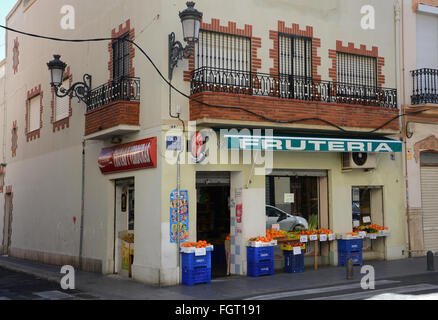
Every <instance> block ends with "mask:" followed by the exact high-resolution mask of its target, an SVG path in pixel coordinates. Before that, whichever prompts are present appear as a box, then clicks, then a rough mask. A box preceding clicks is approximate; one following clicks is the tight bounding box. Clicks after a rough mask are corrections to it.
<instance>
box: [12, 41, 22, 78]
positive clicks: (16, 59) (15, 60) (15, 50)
mask: <svg viewBox="0 0 438 320" xmlns="http://www.w3.org/2000/svg"><path fill="white" fill-rule="evenodd" d="M19 64H20V43H19V42H18V37H17V38H16V39H14V46H13V47H12V70H14V74H16V73H17V72H18V65H19Z"/></svg>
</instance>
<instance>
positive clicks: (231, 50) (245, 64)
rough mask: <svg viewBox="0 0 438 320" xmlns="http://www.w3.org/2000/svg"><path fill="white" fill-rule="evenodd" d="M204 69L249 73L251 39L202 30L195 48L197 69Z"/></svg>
mask: <svg viewBox="0 0 438 320" xmlns="http://www.w3.org/2000/svg"><path fill="white" fill-rule="evenodd" d="M202 67H207V68H214V69H225V70H233V71H243V72H249V71H250V70H251V38H248V37H244V36H236V35H231V34H227V33H219V32H213V31H206V30H201V31H200V32H199V41H198V43H197V44H196V46H195V69H199V68H202Z"/></svg>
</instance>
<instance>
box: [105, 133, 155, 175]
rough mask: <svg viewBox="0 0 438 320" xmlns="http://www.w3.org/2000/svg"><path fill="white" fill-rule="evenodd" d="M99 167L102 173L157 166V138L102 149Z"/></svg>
mask: <svg viewBox="0 0 438 320" xmlns="http://www.w3.org/2000/svg"><path fill="white" fill-rule="evenodd" d="M98 163H99V168H100V171H101V172H102V173H103V174H109V173H116V172H122V171H131V170H139V169H147V168H156V167H157V138H156V137H153V138H149V139H144V140H140V141H135V142H130V143H126V144H122V145H119V146H117V147H112V148H105V149H102V151H101V152H100V155H99V161H98Z"/></svg>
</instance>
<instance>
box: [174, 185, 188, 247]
mask: <svg viewBox="0 0 438 320" xmlns="http://www.w3.org/2000/svg"><path fill="white" fill-rule="evenodd" d="M178 206H179V208H180V209H179V232H180V233H179V234H180V241H181V242H184V241H187V239H188V238H189V192H188V191H187V190H180V192H179V201H178V190H174V191H172V193H171V194H170V243H176V242H178Z"/></svg>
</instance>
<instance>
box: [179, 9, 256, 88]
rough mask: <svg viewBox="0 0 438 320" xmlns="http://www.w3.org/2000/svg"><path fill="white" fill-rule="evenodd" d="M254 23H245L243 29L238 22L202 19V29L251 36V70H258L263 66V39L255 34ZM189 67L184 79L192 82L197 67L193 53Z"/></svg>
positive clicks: (189, 59)
mask: <svg viewBox="0 0 438 320" xmlns="http://www.w3.org/2000/svg"><path fill="white" fill-rule="evenodd" d="M252 29H253V27H252V25H248V24H245V26H244V28H243V29H238V28H237V23H236V22H231V21H230V22H228V25H227V26H221V25H220V20H219V19H214V18H212V19H211V23H205V22H204V21H201V30H206V31H215V32H220V33H227V34H230V35H235V36H244V37H248V38H251V72H258V71H259V70H260V68H261V67H262V60H261V59H260V58H258V49H260V48H261V47H262V39H261V38H258V37H254V36H253V32H252ZM188 61H189V67H188V70H185V71H184V73H183V75H184V81H187V82H190V81H191V80H192V72H193V70H194V69H195V55H194V54H192V55H191V56H190V58H188Z"/></svg>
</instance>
